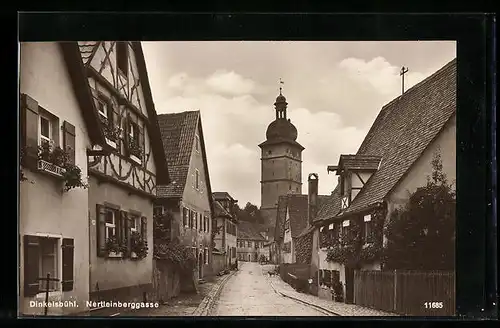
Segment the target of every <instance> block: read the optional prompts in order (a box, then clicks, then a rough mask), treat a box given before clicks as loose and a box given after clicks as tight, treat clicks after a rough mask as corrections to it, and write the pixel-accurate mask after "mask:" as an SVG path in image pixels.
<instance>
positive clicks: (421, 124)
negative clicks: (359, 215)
mask: <svg viewBox="0 0 500 328" xmlns="http://www.w3.org/2000/svg"><path fill="white" fill-rule="evenodd" d="M456 83H457V82H456V59H454V60H452V61H451V62H449V63H448V64H446V65H445V66H444V67H443V68H441V69H440V70H438V71H437V72H435V73H434V74H432V75H431V76H430V77H428V78H426V79H425V80H423V81H422V82H420V83H418V84H417V85H415V86H414V87H412V88H410V89H409V90H408V91H406V92H405V93H404V94H403V95H402V96H400V97H398V98H396V99H394V100H393V101H392V102H390V103H389V104H387V105H385V106H384V107H383V108H382V110H381V111H380V113H379V115H378V116H377V118H376V119H375V122H374V123H373V125H372V127H371V128H370V131H369V132H368V134H367V135H366V137H365V139H364V141H363V143H362V144H361V146H360V147H359V150H358V152H357V153H356V155H372V156H381V157H382V160H381V162H380V167H379V169H378V170H377V171H376V172H375V173H374V174H373V175H372V176H371V177H370V179H368V181H367V182H366V184H365V186H364V187H363V189H362V190H361V191H360V192H359V194H358V195H357V196H356V198H354V200H353V201H352V203H351V205H350V206H349V208H348V209H347V210H346V213H348V212H353V211H357V210H360V209H362V208H364V207H368V206H370V205H373V204H375V203H377V202H380V201H382V200H383V199H384V198H385V197H386V196H387V195H388V193H390V191H391V190H392V189H393V188H394V187H395V186H396V185H397V183H398V182H399V181H400V180H401V178H403V176H404V175H405V173H406V172H407V171H408V170H409V169H410V167H411V166H412V165H413V163H415V161H416V160H417V159H418V158H420V156H421V155H422V153H423V152H424V150H425V149H426V148H427V147H428V145H429V144H430V143H431V142H432V141H433V140H434V139H435V138H436V137H437V136H438V134H439V133H440V132H441V130H442V129H443V127H444V126H445V124H446V123H447V122H448V121H449V120H450V118H451V117H452V116H453V115H454V114H455V112H456Z"/></svg>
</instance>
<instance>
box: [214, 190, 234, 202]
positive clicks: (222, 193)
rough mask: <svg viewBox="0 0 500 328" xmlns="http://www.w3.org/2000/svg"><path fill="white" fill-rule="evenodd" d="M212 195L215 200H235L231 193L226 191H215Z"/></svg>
mask: <svg viewBox="0 0 500 328" xmlns="http://www.w3.org/2000/svg"><path fill="white" fill-rule="evenodd" d="M212 195H213V197H214V199H215V200H223V199H228V200H234V198H233V197H231V195H229V193H228V192H225V191H214V192H213V193H212Z"/></svg>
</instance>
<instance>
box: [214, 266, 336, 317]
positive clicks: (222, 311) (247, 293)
mask: <svg viewBox="0 0 500 328" xmlns="http://www.w3.org/2000/svg"><path fill="white" fill-rule="evenodd" d="M239 266H240V269H239V271H238V272H237V273H236V274H235V275H234V276H232V277H231V278H230V279H229V281H228V282H226V284H225V286H224V287H223V289H222V292H221V294H220V296H219V298H218V300H217V301H216V302H215V304H214V306H213V308H212V309H211V311H210V312H209V313H208V315H210V316H325V315H326V314H325V313H323V312H320V311H319V310H316V309H314V308H312V307H310V306H307V305H304V304H300V303H299V302H297V301H294V300H292V299H290V298H287V297H284V296H282V295H280V294H278V293H277V292H275V291H274V289H273V288H272V287H271V285H270V284H269V281H268V280H267V278H266V277H265V276H264V275H263V274H262V268H261V266H260V265H259V264H258V263H255V262H240V264H239Z"/></svg>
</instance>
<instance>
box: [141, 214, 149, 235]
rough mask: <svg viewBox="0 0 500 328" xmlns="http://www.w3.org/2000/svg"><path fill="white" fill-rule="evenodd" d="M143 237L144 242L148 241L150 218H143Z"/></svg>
mask: <svg viewBox="0 0 500 328" xmlns="http://www.w3.org/2000/svg"><path fill="white" fill-rule="evenodd" d="M141 236H142V238H143V239H144V240H148V218H147V217H145V216H143V217H141Z"/></svg>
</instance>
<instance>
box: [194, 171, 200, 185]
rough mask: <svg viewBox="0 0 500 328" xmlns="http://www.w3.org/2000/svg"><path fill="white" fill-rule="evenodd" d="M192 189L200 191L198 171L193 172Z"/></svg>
mask: <svg viewBox="0 0 500 328" xmlns="http://www.w3.org/2000/svg"><path fill="white" fill-rule="evenodd" d="M194 187H195V188H196V190H199V189H200V171H198V170H196V171H195V180H194Z"/></svg>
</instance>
